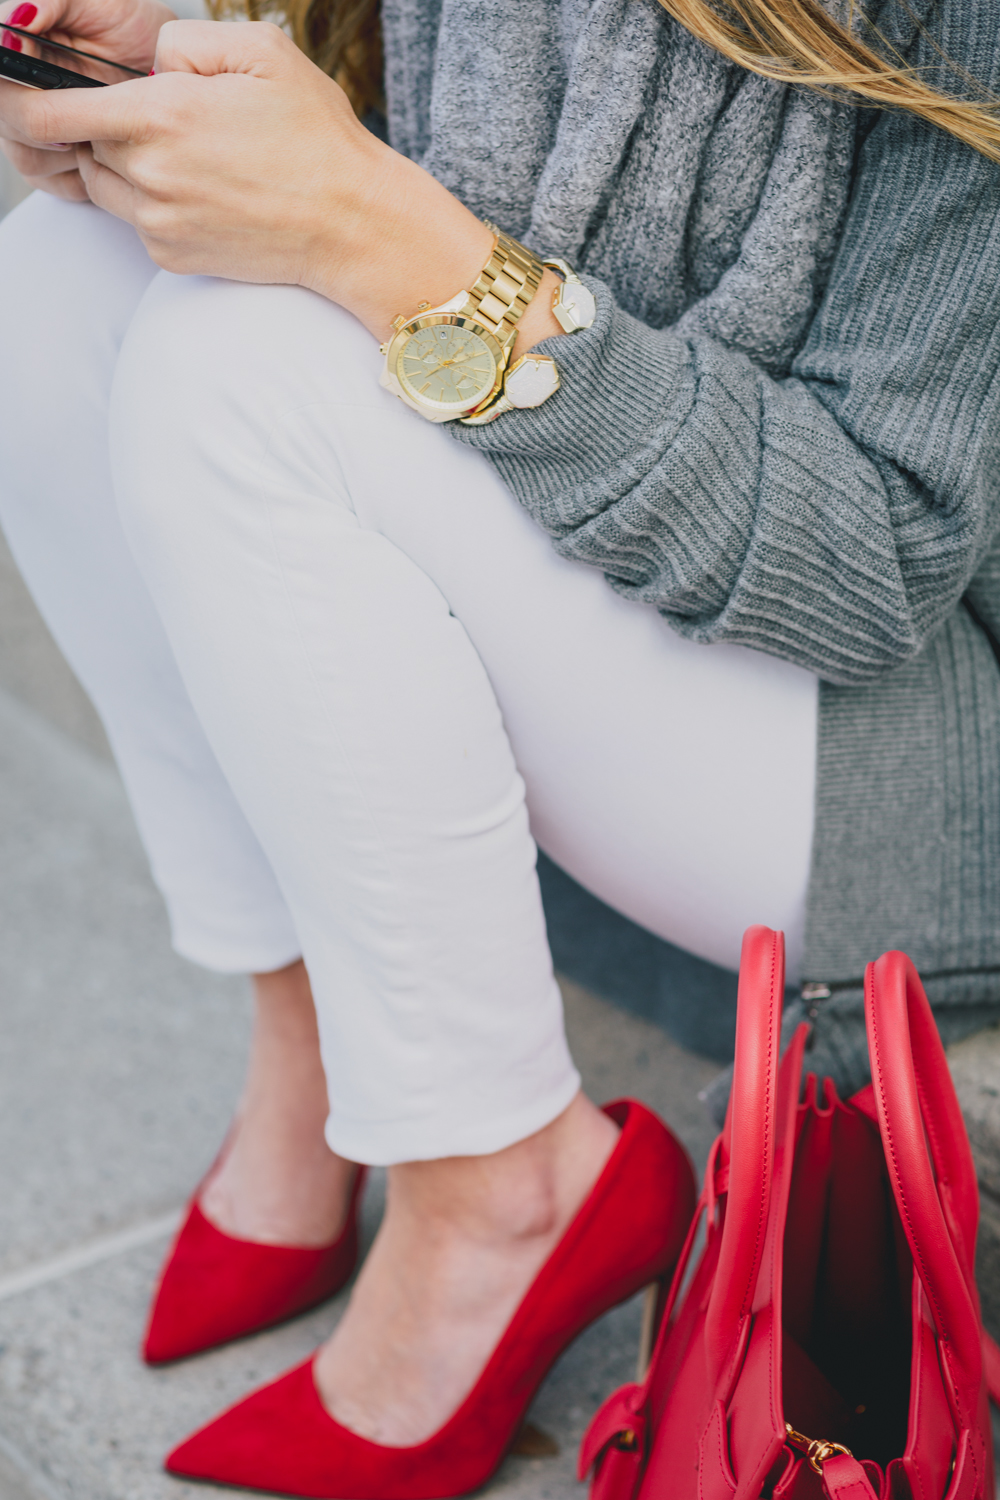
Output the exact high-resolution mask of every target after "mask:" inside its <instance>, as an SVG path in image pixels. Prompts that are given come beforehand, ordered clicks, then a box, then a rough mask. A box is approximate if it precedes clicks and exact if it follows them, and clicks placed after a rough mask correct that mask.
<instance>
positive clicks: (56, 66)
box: [0, 23, 146, 89]
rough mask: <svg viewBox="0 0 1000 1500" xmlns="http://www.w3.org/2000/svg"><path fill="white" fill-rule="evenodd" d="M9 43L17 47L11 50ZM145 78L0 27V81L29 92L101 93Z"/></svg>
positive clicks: (58, 44)
mask: <svg viewBox="0 0 1000 1500" xmlns="http://www.w3.org/2000/svg"><path fill="white" fill-rule="evenodd" d="M11 42H17V43H19V45H18V46H16V47H12V46H11V45H10V43H11ZM145 76H146V75H145V73H142V72H140V71H139V69H138V68H126V67H125V66H124V64H123V63H113V62H108V60H107V58H106V57H93V56H92V55H91V54H90V53H89V52H79V51H78V50H77V49H76V47H66V46H64V45H63V43H62V42H50V41H49V39H48V38H47V37H44V36H35V35H34V33H33V32H30V31H22V30H21V28H20V26H6V25H4V24H2V23H0V78H10V79H13V81H14V82H15V83H24V84H27V86H28V88H32V89H102V88H104V87H105V85H106V84H109V83H124V81H125V79H126V78H145Z"/></svg>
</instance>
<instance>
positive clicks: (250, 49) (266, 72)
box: [153, 21, 301, 78]
mask: <svg viewBox="0 0 1000 1500" xmlns="http://www.w3.org/2000/svg"><path fill="white" fill-rule="evenodd" d="M290 57H301V53H299V52H298V50H297V49H296V48H295V47H294V45H293V44H292V43H291V42H290V41H289V40H288V38H287V37H286V36H285V34H284V32H283V31H282V30H281V29H280V28H279V27H277V26H273V25H272V24H271V23H270V21H250V22H247V21H171V22H169V23H168V25H166V26H164V27H163V28H162V29H161V31H160V36H159V41H158V42H157V46H156V60H155V62H154V64H153V67H154V68H155V70H156V72H157V73H158V74H160V73H202V74H205V75H209V74H212V73H255V74H257V76H258V77H261V78H273V77H275V76H276V74H278V73H280V72H283V71H284V69H285V68H286V67H287V65H288V61H289V59H290Z"/></svg>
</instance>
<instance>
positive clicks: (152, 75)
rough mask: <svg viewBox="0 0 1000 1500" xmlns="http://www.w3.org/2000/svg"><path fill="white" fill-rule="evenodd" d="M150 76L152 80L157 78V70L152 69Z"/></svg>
mask: <svg viewBox="0 0 1000 1500" xmlns="http://www.w3.org/2000/svg"><path fill="white" fill-rule="evenodd" d="M149 76H150V78H155V77H156V69H155V68H150V70H149Z"/></svg>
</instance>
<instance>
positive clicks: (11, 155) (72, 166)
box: [0, 141, 76, 182]
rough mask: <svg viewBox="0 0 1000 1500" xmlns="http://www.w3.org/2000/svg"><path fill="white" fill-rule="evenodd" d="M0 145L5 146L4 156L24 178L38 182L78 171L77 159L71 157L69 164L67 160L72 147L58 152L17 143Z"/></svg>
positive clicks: (7, 142) (9, 142) (10, 142)
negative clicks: (67, 172) (68, 171)
mask: <svg viewBox="0 0 1000 1500" xmlns="http://www.w3.org/2000/svg"><path fill="white" fill-rule="evenodd" d="M0 145H2V146H3V154H4V156H6V157H7V159H8V161H9V162H10V163H11V165H12V166H13V167H14V168H15V170H16V171H18V172H20V174H21V176H22V177H30V178H32V179H33V180H34V181H36V182H37V181H39V180H44V179H45V178H46V177H58V176H59V175H60V174H61V173H63V172H66V171H67V170H70V171H75V170H76V157H75V156H71V158H70V161H68V162H67V160H66V157H67V156H68V155H70V153H71V152H72V150H73V148H72V147H71V146H68V147H64V148H63V149H62V150H60V151H57V150H54V149H48V148H41V147H38V146H19V145H18V144H17V142H16V141H3V142H0Z"/></svg>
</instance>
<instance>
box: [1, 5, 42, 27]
mask: <svg viewBox="0 0 1000 1500" xmlns="http://www.w3.org/2000/svg"><path fill="white" fill-rule="evenodd" d="M37 15H38V6H37V5H19V6H18V7H17V9H16V10H15V11H14V12H13V14H12V15H9V16H8V17H7V20H8V21H9V22H10V24H11V26H30V25H31V23H32V21H33V20H34V19H35V17H36V16H37Z"/></svg>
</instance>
